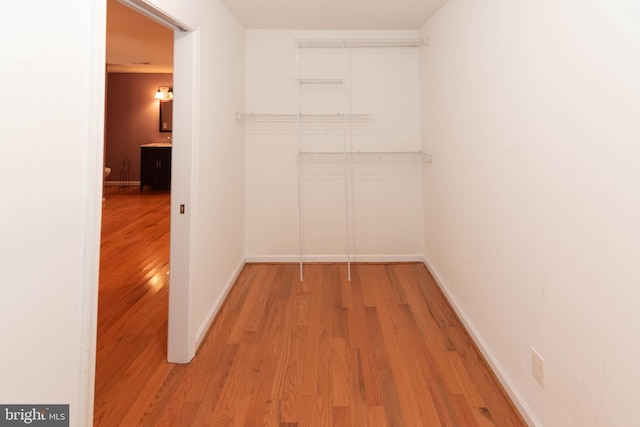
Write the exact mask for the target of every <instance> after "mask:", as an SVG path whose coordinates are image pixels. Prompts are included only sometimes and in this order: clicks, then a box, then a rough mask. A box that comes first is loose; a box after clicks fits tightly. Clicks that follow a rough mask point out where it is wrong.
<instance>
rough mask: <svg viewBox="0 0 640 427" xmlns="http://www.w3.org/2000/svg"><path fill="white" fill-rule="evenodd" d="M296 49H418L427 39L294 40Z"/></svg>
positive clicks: (425, 43) (424, 44)
mask: <svg viewBox="0 0 640 427" xmlns="http://www.w3.org/2000/svg"><path fill="white" fill-rule="evenodd" d="M295 43H296V46H297V47H298V48H320V49H322V48H324V49H330V48H363V47H367V48H368V47H420V46H426V45H427V39H296V40H295Z"/></svg>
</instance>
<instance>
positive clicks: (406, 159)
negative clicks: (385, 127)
mask: <svg viewBox="0 0 640 427" xmlns="http://www.w3.org/2000/svg"><path fill="white" fill-rule="evenodd" d="M345 156H346V161H347V162H348V163H422V162H427V163H430V162H431V155H429V154H426V153H424V152H422V151H368V152H365V151H348V152H346V153H345V152H340V151H331V152H317V151H315V152H311V151H300V152H298V161H299V162H301V163H343V162H344V161H345Z"/></svg>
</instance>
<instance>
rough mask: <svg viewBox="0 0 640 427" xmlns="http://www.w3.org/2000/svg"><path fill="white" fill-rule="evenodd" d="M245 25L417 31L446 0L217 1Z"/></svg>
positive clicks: (282, 27) (301, 28) (302, 28)
mask: <svg viewBox="0 0 640 427" xmlns="http://www.w3.org/2000/svg"><path fill="white" fill-rule="evenodd" d="M221 1H222V3H224V4H225V5H226V6H227V8H228V9H229V10H230V11H231V12H232V13H233V14H234V15H235V16H236V17H237V18H238V19H239V20H240V21H241V22H242V23H243V24H244V26H245V27H246V28H262V29H265V28H269V29H274V28H278V29H292V30H293V29H295V30H306V29H309V30H417V29H419V28H420V27H421V26H422V25H423V24H424V23H425V22H427V20H428V19H429V18H430V17H431V16H433V14H435V13H436V12H437V11H438V9H440V8H441V7H442V6H443V5H444V4H445V3H446V2H447V1H448V0H393V1H392V0H221Z"/></svg>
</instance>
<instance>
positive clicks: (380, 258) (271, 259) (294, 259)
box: [246, 254, 424, 264]
mask: <svg viewBox="0 0 640 427" xmlns="http://www.w3.org/2000/svg"><path fill="white" fill-rule="evenodd" d="M302 259H303V262H311V263H315V262H319V263H320V262H347V256H346V255H304V256H303V257H302ZM246 262H248V263H252V262H265V263H294V264H295V263H299V262H300V255H247V256H246ZM351 262H424V255H422V254H403V255H397V254H386V255H379V254H373V255H351Z"/></svg>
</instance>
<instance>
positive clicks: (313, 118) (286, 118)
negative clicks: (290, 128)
mask: <svg viewBox="0 0 640 427" xmlns="http://www.w3.org/2000/svg"><path fill="white" fill-rule="evenodd" d="M236 120H238V121H243V122H291V123H297V122H318V123H321V122H371V121H373V115H372V114H340V113H338V114H253V113H250V114H236Z"/></svg>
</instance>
